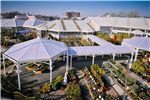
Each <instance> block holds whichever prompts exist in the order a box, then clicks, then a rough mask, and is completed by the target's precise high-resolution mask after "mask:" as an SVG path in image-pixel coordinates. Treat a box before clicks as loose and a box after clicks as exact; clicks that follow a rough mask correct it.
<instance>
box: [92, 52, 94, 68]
mask: <svg viewBox="0 0 150 100" xmlns="http://www.w3.org/2000/svg"><path fill="white" fill-rule="evenodd" d="M92 65H94V54H93V59H92Z"/></svg>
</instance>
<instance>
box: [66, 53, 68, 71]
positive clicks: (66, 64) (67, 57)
mask: <svg viewBox="0 0 150 100" xmlns="http://www.w3.org/2000/svg"><path fill="white" fill-rule="evenodd" d="M66 57H67V60H66V72H67V71H68V51H67V56H66Z"/></svg>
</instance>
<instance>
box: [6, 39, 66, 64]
mask: <svg viewBox="0 0 150 100" xmlns="http://www.w3.org/2000/svg"><path fill="white" fill-rule="evenodd" d="M66 50H67V47H66V46H65V44H64V43H61V42H57V41H53V40H47V39H42V38H39V37H38V38H36V39H32V40H29V41H26V42H23V43H19V44H16V45H14V46H12V47H11V48H10V49H8V50H7V51H5V52H4V55H6V56H8V57H10V58H12V59H14V60H16V61H18V62H36V61H45V60H49V59H52V58H53V57H55V56H57V55H59V54H60V53H63V52H65V51H66Z"/></svg>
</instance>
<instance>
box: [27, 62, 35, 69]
mask: <svg viewBox="0 0 150 100" xmlns="http://www.w3.org/2000/svg"><path fill="white" fill-rule="evenodd" d="M34 66H35V64H34V63H29V64H27V67H28V68H33V67H34Z"/></svg>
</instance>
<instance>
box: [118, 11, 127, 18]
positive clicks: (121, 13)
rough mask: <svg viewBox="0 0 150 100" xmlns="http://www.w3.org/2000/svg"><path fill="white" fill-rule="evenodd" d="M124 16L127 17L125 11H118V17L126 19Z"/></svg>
mask: <svg viewBox="0 0 150 100" xmlns="http://www.w3.org/2000/svg"><path fill="white" fill-rule="evenodd" d="M126 16H127V14H126V12H125V11H120V12H119V13H118V17H126Z"/></svg>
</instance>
